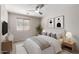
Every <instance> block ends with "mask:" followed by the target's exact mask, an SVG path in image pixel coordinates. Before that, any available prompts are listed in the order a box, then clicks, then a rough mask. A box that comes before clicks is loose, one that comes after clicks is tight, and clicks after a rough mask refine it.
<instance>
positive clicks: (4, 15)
mask: <svg viewBox="0 0 79 59" xmlns="http://www.w3.org/2000/svg"><path fill="white" fill-rule="evenodd" d="M2 21H6V22H8V11H7V9H6V7H5V5H1V22H2Z"/></svg>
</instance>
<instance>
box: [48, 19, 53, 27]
mask: <svg viewBox="0 0 79 59" xmlns="http://www.w3.org/2000/svg"><path fill="white" fill-rule="evenodd" d="M48 27H49V28H54V18H50V19H48Z"/></svg>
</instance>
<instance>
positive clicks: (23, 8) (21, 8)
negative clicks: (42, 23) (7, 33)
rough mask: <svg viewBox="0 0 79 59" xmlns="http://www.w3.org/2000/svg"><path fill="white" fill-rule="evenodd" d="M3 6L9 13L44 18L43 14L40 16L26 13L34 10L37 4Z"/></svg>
mask: <svg viewBox="0 0 79 59" xmlns="http://www.w3.org/2000/svg"><path fill="white" fill-rule="evenodd" d="M5 6H6V9H7V10H8V11H9V12H14V13H20V14H25V15H31V16H37V17H43V16H44V14H43V15H40V14H38V13H35V12H30V11H28V10H35V7H36V6H37V4H6V5H5Z"/></svg>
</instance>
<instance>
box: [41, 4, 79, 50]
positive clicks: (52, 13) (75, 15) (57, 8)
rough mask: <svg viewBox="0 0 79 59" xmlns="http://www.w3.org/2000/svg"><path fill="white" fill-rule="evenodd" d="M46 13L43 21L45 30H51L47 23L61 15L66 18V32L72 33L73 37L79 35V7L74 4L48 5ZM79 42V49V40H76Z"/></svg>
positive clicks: (78, 44) (78, 45) (45, 9)
mask: <svg viewBox="0 0 79 59" xmlns="http://www.w3.org/2000/svg"><path fill="white" fill-rule="evenodd" d="M43 9H44V13H45V16H44V18H43V19H42V22H41V23H42V26H43V28H44V29H49V28H48V24H47V21H48V19H49V18H54V17H57V16H60V15H64V16H65V20H64V21H65V23H64V24H65V26H64V27H65V28H64V29H65V30H66V31H70V32H72V34H73V35H77V36H78V35H79V5H75V4H74V5H72V4H69V5H68V4H67V5H65V4H64V5H63V4H62V5H61V4H60V5H46V6H45V7H44V8H43ZM53 30H60V31H62V30H61V29H54V28H52V31H53ZM75 40H76V42H77V48H78V49H79V38H78V39H76V38H75Z"/></svg>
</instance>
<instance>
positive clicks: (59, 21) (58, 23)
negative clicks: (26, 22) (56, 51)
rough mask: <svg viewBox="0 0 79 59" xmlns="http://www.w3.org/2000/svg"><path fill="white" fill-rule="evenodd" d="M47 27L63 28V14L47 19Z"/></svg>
mask: <svg viewBox="0 0 79 59" xmlns="http://www.w3.org/2000/svg"><path fill="white" fill-rule="evenodd" d="M48 27H49V28H54V29H64V16H63V15H61V16H58V17H54V18H50V19H48Z"/></svg>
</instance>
